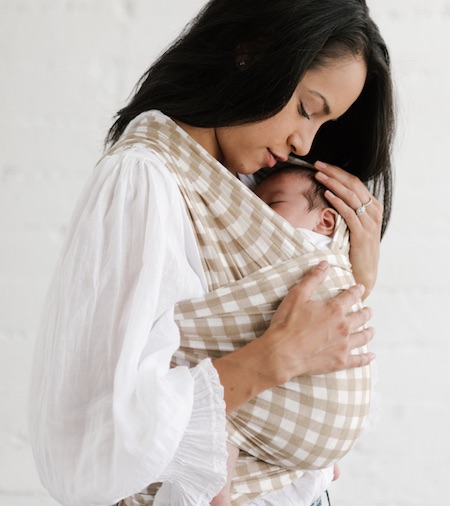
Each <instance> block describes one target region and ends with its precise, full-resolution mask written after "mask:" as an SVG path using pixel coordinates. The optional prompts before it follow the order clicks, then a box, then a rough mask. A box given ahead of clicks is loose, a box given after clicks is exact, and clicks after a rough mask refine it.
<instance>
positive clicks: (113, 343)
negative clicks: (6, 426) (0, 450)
mask: <svg viewBox="0 0 450 506" xmlns="http://www.w3.org/2000/svg"><path fill="white" fill-rule="evenodd" d="M137 120H138V119H137ZM205 290H206V284H205V280H204V274H203V270H202V266H201V261H200V258H199V252H198V248H197V245H196V242H195V237H194V234H193V231H192V226H191V223H190V221H189V219H188V216H187V213H186V210H185V208H184V203H183V201H182V199H181V195H180V192H179V190H178V187H177V185H176V183H175V181H174V180H173V177H172V175H171V174H170V173H169V172H168V170H167V169H166V168H165V166H164V164H163V163H162V161H161V160H160V158H158V156H157V155H156V154H155V153H153V152H152V151H149V150H146V149H144V148H138V147H134V148H131V149H127V150H123V151H120V152H118V153H115V154H114V155H110V156H107V157H105V158H103V159H102V160H101V161H100V163H99V164H98V165H97V167H96V168H95V170H94V171H93V173H92V175H91V177H90V179H89V181H88V183H87V186H86V188H85V190H84V192H83V193H82V195H81V198H80V200H79V203H78V205H77V207H76V209H75V212H74V216H73V218H72V222H71V225H70V228H69V230H68V233H67V238H66V241H65V244H64V247H63V250H62V253H61V257H60V260H59V263H58V266H57V269H56V273H55V276H54V279H53V281H52V284H51V287H50V290H49V293H48V296H47V300H46V304H45V308H44V316H43V321H42V326H41V330H40V332H39V336H38V339H37V341H36V345H35V358H34V366H33V371H32V376H31V384H30V394H29V427H30V440H31V444H32V447H33V452H34V456H35V460H36V463H37V468H38V472H39V475H40V478H41V480H42V482H43V484H44V485H45V487H46V488H47V489H48V490H49V492H50V493H51V495H52V496H53V497H54V498H55V499H56V500H57V501H59V502H60V503H62V504H64V505H67V506H94V505H101V506H105V505H111V504H113V503H115V502H117V501H118V500H119V499H121V498H124V497H127V496H129V495H131V494H133V493H136V492H138V491H140V490H141V489H143V488H144V487H146V486H147V485H148V484H149V483H152V482H158V481H164V486H163V487H162V489H161V497H160V499H159V500H158V495H157V499H156V500H155V504H160V505H165V504H167V505H169V504H170V505H172V506H173V505H174V504H177V505H179V506H193V505H208V504H209V501H210V500H211V498H212V497H214V495H215V494H216V493H217V492H218V491H219V490H220V488H221V487H222V486H223V484H224V483H225V479H226V456H227V454H226V431H225V406H224V402H223V390H222V387H221V385H220V382H219V378H218V375H217V372H216V370H215V368H214V367H213V366H212V364H211V362H210V360H209V359H207V360H205V361H203V362H201V363H200V364H199V365H198V366H197V367H196V368H194V369H191V370H189V369H187V368H185V367H176V368H172V369H171V368H170V359H171V356H172V354H173V352H174V351H175V350H176V349H177V348H178V346H179V332H178V328H177V326H176V325H175V323H174V321H173V306H174V304H175V303H177V302H179V301H181V300H184V299H189V298H192V297H196V296H198V295H200V294H202V293H204V292H205ZM288 489H289V490H286V491H285V492H286V493H288V494H290V495H291V497H292V498H293V499H294V500H295V498H296V497H299V495H298V492H296V488H295V486H291V487H288ZM302 494H303V492H302ZM167 501H170V502H167ZM255 504H257V502H255ZM261 504H264V503H261Z"/></svg>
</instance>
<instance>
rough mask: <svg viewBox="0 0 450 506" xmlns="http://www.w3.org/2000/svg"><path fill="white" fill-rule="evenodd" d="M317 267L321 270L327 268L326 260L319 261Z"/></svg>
mask: <svg viewBox="0 0 450 506" xmlns="http://www.w3.org/2000/svg"><path fill="white" fill-rule="evenodd" d="M317 268H318V269H320V270H321V271H324V270H326V269H328V262H325V260H323V261H322V262H320V264H319V265H318V266H317Z"/></svg>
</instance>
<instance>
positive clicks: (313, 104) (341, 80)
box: [207, 56, 367, 174]
mask: <svg viewBox="0 0 450 506" xmlns="http://www.w3.org/2000/svg"><path fill="white" fill-rule="evenodd" d="M366 73H367V72H366V65H365V62H364V61H363V59H362V58H360V57H356V56H349V57H347V58H343V59H339V60H336V61H333V62H330V63H329V64H328V65H327V66H325V67H322V68H320V69H317V70H310V71H308V72H307V73H306V74H305V76H304V78H303V79H302V80H301V81H300V83H299V85H298V86H297V88H296V90H295V91H294V93H293V95H292V97H291V99H290V100H289V102H288V103H287V104H286V106H285V107H284V108H283V109H282V110H281V111H280V112H279V113H278V114H276V115H275V116H272V117H271V118H268V119H265V120H263V121H260V122H257V123H248V124H244V125H238V126H231V127H220V128H216V129H215V131H214V134H215V138H214V140H213V142H212V143H211V144H210V145H209V149H208V148H207V149H208V150H209V151H210V153H211V154H212V155H213V156H215V157H216V158H217V159H218V160H219V161H220V162H222V163H223V164H224V165H225V166H226V167H227V168H228V169H229V170H231V171H232V172H239V173H241V174H252V173H254V172H256V171H257V170H259V169H260V168H262V167H273V166H274V165H275V163H276V162H277V161H278V160H282V161H286V159H287V157H288V155H289V154H290V153H291V152H292V153H295V154H297V155H306V154H307V153H308V152H309V150H310V149H311V145H312V142H313V140H314V137H315V135H316V133H317V131H318V130H319V128H320V127H321V126H322V125H323V124H324V123H325V122H327V121H330V120H333V119H337V118H339V117H340V116H342V114H344V113H345V111H347V109H348V108H349V107H350V106H351V105H352V104H353V102H355V100H356V99H357V98H358V96H359V95H360V93H361V91H362V89H363V87H364V82H365V79H366Z"/></svg>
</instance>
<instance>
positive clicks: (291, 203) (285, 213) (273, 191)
mask: <svg viewBox="0 0 450 506" xmlns="http://www.w3.org/2000/svg"><path fill="white" fill-rule="evenodd" d="M315 172H316V171H315V170H314V169H310V168H306V167H299V166H296V165H287V166H285V167H283V168H279V169H275V170H274V171H273V172H271V173H270V174H269V175H268V176H267V177H266V178H265V179H263V180H262V181H261V182H260V183H259V184H258V185H257V186H256V188H255V189H254V192H255V194H256V195H257V196H258V197H259V198H260V199H261V200H263V201H264V202H265V203H266V204H267V205H268V206H270V207H271V208H272V209H273V210H274V211H276V212H277V213H278V214H279V215H281V216H282V217H283V218H285V219H286V220H287V221H288V222H289V223H290V224H291V225H292V226H293V227H295V228H298V229H299V230H301V232H302V233H303V234H304V235H306V236H307V238H308V239H309V240H310V241H311V242H312V243H313V244H315V245H316V246H317V247H318V248H319V249H327V248H328V247H329V246H330V243H331V240H332V235H333V232H334V228H335V225H336V219H337V217H338V213H337V211H336V210H335V209H333V208H332V207H330V204H329V202H328V201H327V200H326V199H325V197H324V193H325V190H326V188H325V187H324V186H323V185H321V184H320V183H319V182H318V181H317V180H316V179H315V177H314V174H315ZM227 449H228V461H227V483H226V485H225V487H224V488H223V489H222V490H221V491H220V492H219V494H218V495H217V496H216V497H215V498H214V499H213V500H212V501H211V503H210V504H211V506H231V495H230V488H231V479H232V476H233V474H234V468H235V465H236V460H237V458H238V455H239V448H237V447H236V446H234V445H233V444H231V443H228V445H227ZM338 473H339V470H338V468H337V467H336V466H335V468H334V478H337V475H338Z"/></svg>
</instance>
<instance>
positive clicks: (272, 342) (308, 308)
mask: <svg viewBox="0 0 450 506" xmlns="http://www.w3.org/2000/svg"><path fill="white" fill-rule="evenodd" d="M327 271H328V265H327V263H326V262H322V263H321V264H319V265H318V266H316V267H315V268H313V269H311V270H310V271H309V272H308V273H307V274H306V275H305V276H304V277H303V278H302V280H301V281H300V282H299V283H297V285H295V286H294V287H293V288H292V289H291V290H290V291H289V293H288V294H287V296H286V297H285V298H284V300H283V301H282V303H281V304H280V306H279V307H278V309H277V311H276V312H275V314H274V316H273V317H272V321H271V324H270V326H269V328H268V329H267V331H266V333H265V334H264V335H263V336H261V338H260V339H262V340H263V341H267V346H270V347H271V348H272V357H273V359H272V360H273V364H274V366H275V370H278V371H280V372H281V377H280V383H281V382H285V381H288V380H290V379H291V378H293V377H294V376H301V375H304V374H307V375H311V374H325V373H329V372H334V371H338V370H343V369H351V368H354V367H361V366H364V365H367V364H369V363H370V361H371V360H372V359H373V358H374V355H373V354H372V353H365V354H359V355H353V354H352V353H351V352H352V350H353V349H355V348H359V347H361V346H364V345H365V344H367V343H368V342H369V341H370V340H371V339H372V337H373V335H374V329H373V328H366V329H363V330H358V329H361V328H362V327H363V326H364V325H366V324H367V322H368V321H369V320H370V318H371V316H372V311H371V309H370V308H368V307H365V308H362V309H360V310H359V311H356V312H350V308H351V307H352V306H353V305H354V304H355V303H356V302H357V301H358V299H360V297H361V296H362V295H363V293H364V287H363V286H362V285H355V286H353V287H352V288H350V289H348V290H345V291H344V292H342V293H341V294H340V295H338V296H337V297H335V298H332V299H328V300H326V301H312V300H311V295H312V293H313V292H314V291H315V290H316V288H317V287H318V286H319V285H320V284H321V283H322V282H323V281H324V280H325V277H326V275H327Z"/></svg>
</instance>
